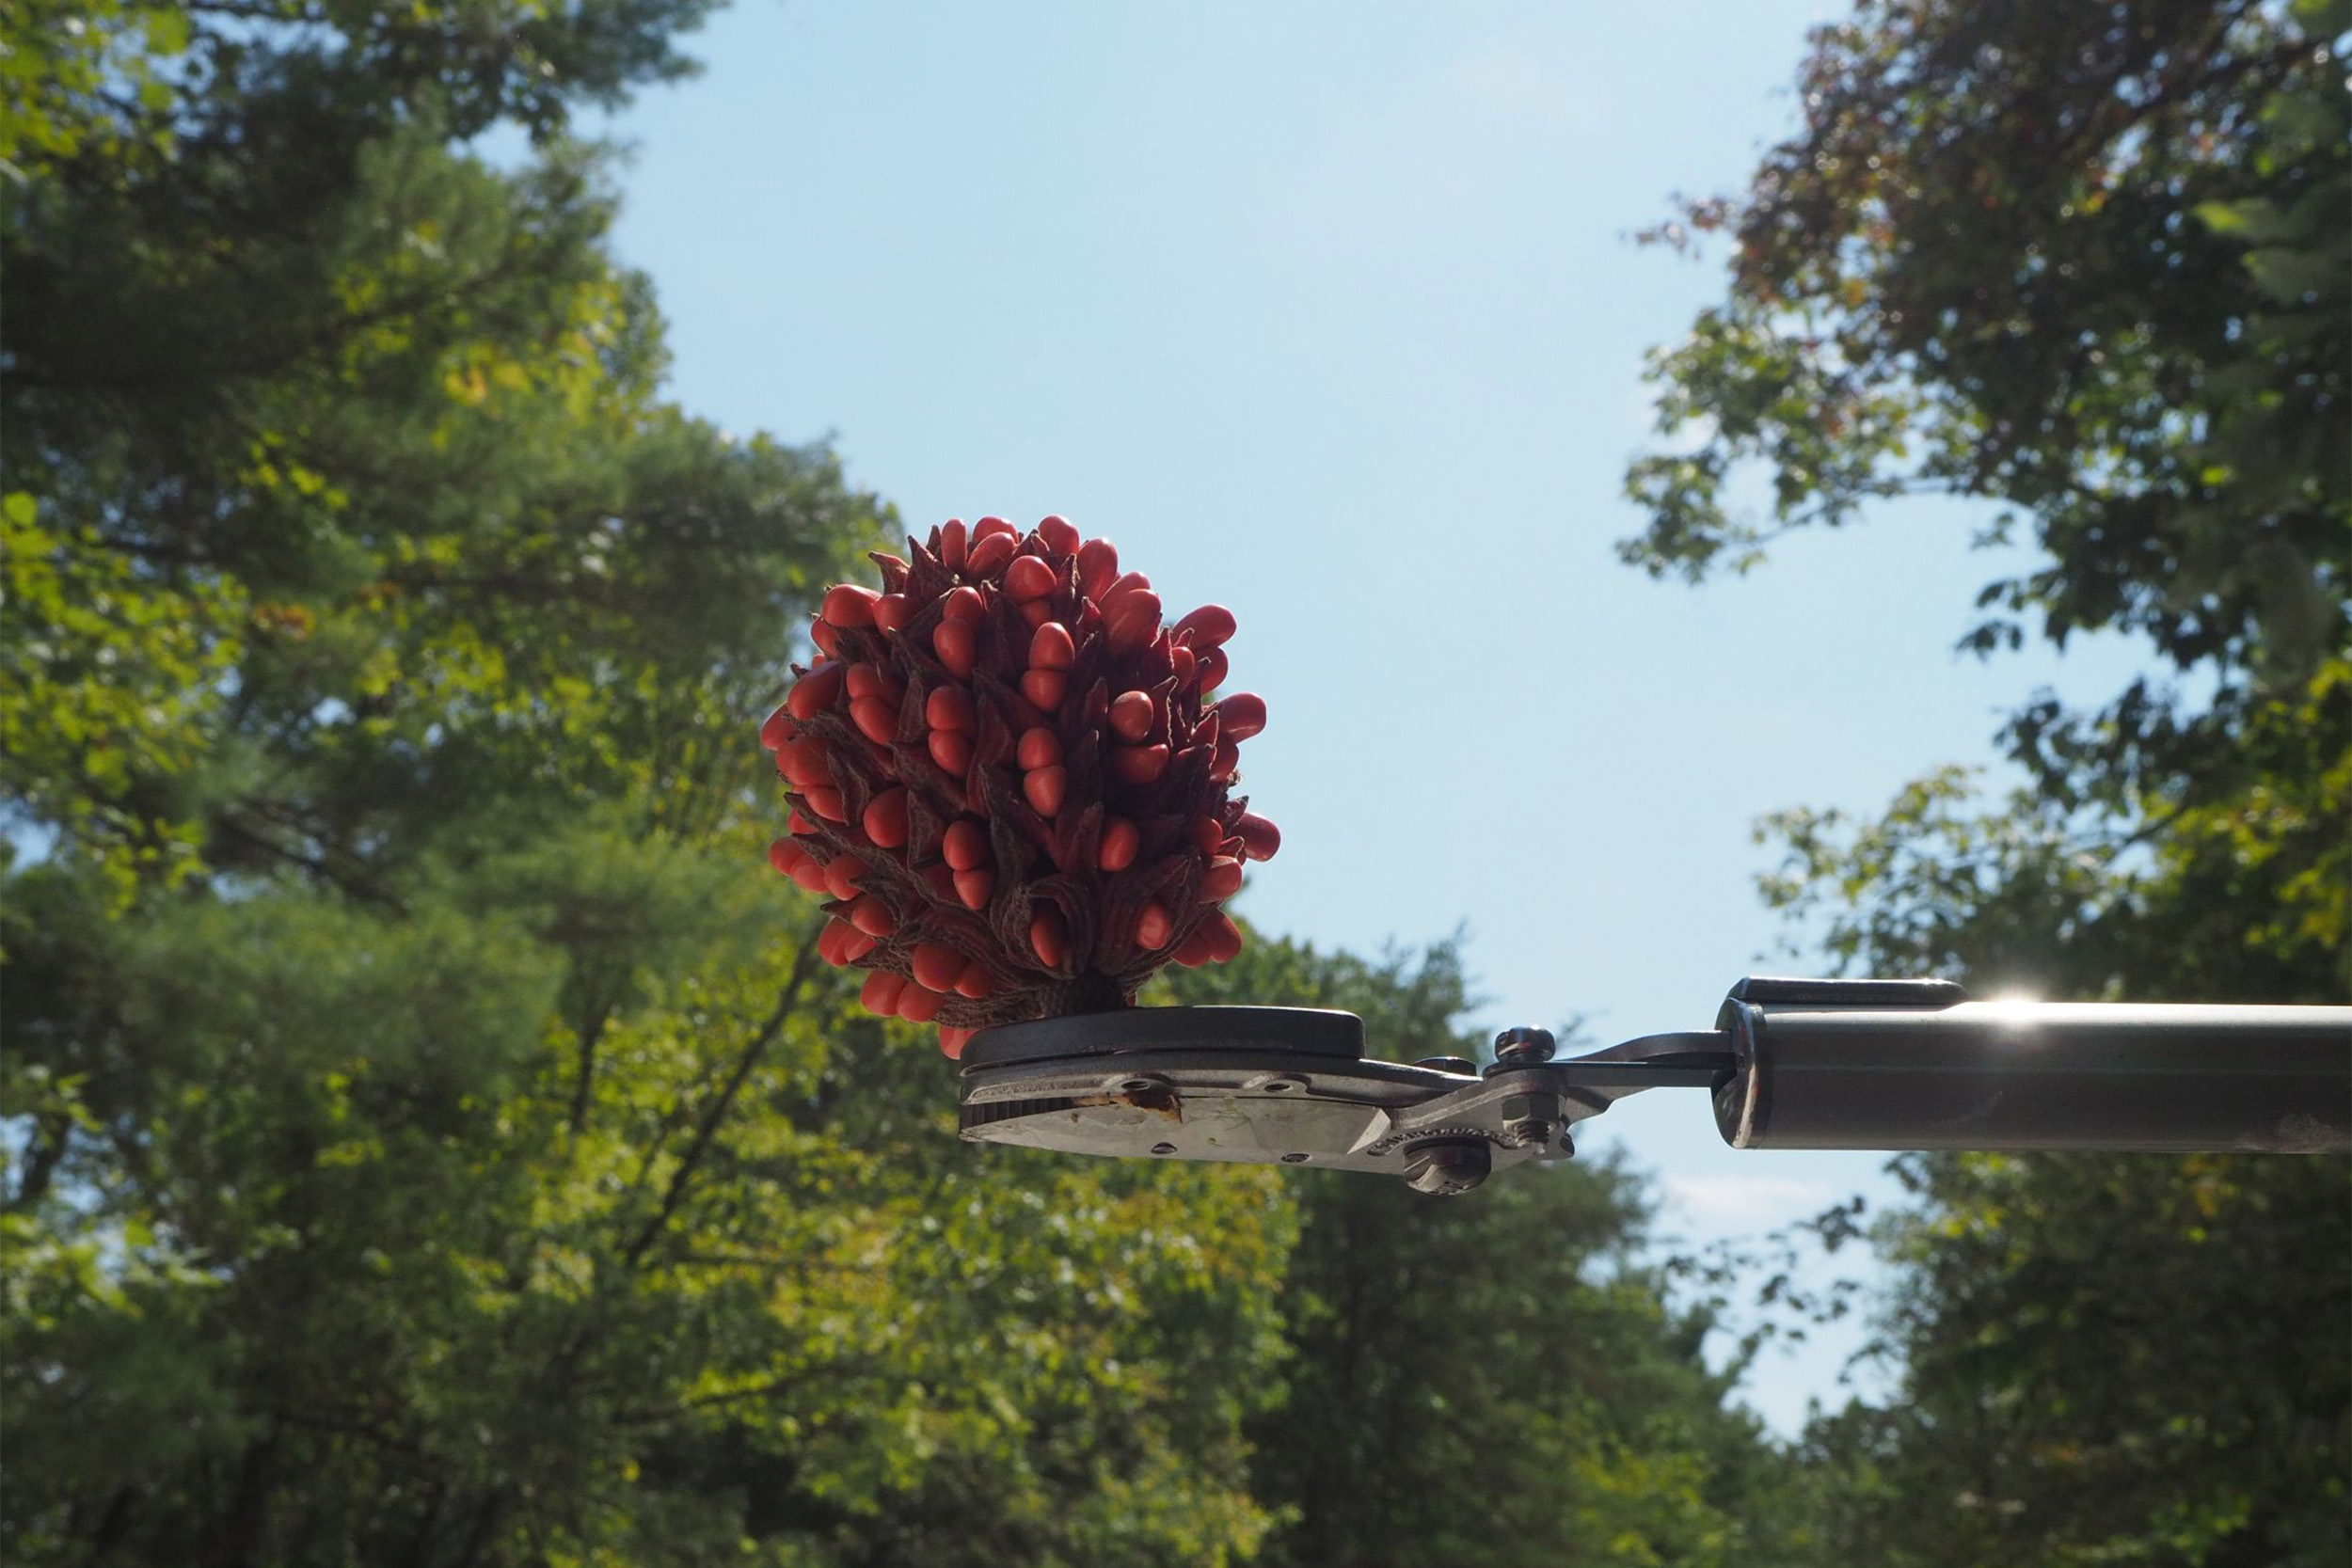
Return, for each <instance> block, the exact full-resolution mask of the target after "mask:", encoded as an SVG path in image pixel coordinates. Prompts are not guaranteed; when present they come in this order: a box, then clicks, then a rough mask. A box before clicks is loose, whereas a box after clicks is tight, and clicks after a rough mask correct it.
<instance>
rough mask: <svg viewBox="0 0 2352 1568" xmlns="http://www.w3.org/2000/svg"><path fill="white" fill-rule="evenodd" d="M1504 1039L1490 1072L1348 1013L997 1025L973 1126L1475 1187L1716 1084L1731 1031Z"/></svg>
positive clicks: (1032, 1144)
mask: <svg viewBox="0 0 2352 1568" xmlns="http://www.w3.org/2000/svg"><path fill="white" fill-rule="evenodd" d="M1536 1035H1542V1041H1543V1043H1544V1045H1545V1046H1546V1047H1547V1048H1548V1047H1549V1042H1550V1037H1549V1035H1543V1034H1542V1032H1541V1031H1512V1032H1509V1033H1508V1034H1506V1035H1505V1037H1504V1038H1503V1041H1502V1049H1501V1052H1500V1058H1501V1059H1499V1060H1498V1061H1496V1062H1495V1063H1494V1064H1492V1065H1491V1066H1489V1067H1487V1068H1486V1069H1484V1071H1483V1072H1482V1071H1479V1070H1476V1069H1472V1068H1471V1067H1470V1064H1469V1063H1467V1062H1465V1061H1462V1060H1460V1059H1458V1058H1444V1057H1435V1058H1427V1059H1425V1060H1423V1061H1422V1062H1413V1063H1407V1062H1384V1061H1375V1060H1370V1059H1367V1058H1366V1057H1365V1056H1364V1054H1363V1023H1362V1021H1361V1020H1359V1019H1358V1018H1357V1017H1356V1016H1355V1015H1354V1014H1352V1013H1343V1012H1332V1011H1324V1010H1319V1009H1312V1008H1295V1007H1153V1008H1138V1009H1135V1010H1132V1011H1128V1012H1121V1013H1103V1014H1090V1015H1085V1016H1082V1017H1077V1018H1061V1019H1048V1020H1042V1021H1040V1022H1035V1023H1022V1024H1011V1025H1007V1026H1005V1027H1002V1028H997V1029H992V1030H988V1031H986V1032H985V1033H983V1034H981V1035H979V1036H977V1037H975V1038H974V1040H973V1041H972V1043H971V1046H970V1047H969V1048H968V1049H967V1051H966V1052H965V1054H964V1057H963V1081H962V1092H961V1132H962V1135H963V1136H964V1137H965V1138H966V1139H968V1140H970V1141H973V1142H976V1143H1004V1144H1018V1145H1022V1146H1025V1147H1027V1148H1050V1149H1057V1150H1060V1151H1062V1152H1065V1153H1073V1154H1104V1155H1120V1156H1132V1157H1136V1158H1142V1159H1175V1160H1209V1161H1224V1162H1237V1163H1243V1164H1289V1165H1315V1166H1321V1167H1325V1168H1330V1169H1339V1170H1360V1171H1371V1172H1375V1173H1387V1174H1390V1175H1393V1176H1397V1177H1401V1178H1403V1179H1404V1180H1407V1181H1409V1182H1410V1183H1411V1184H1412V1185H1413V1186H1414V1187H1416V1188H1418V1189H1419V1190H1421V1191H1422V1192H1429V1193H1458V1192H1467V1191H1469V1190H1470V1188H1472V1187H1475V1186H1477V1185H1478V1184H1479V1183H1480V1182H1481V1181H1483V1180H1485V1179H1486V1176H1487V1175H1488V1174H1489V1173H1491V1172H1492V1171H1495V1170H1501V1169H1507V1168H1508V1167H1510V1166H1512V1165H1515V1164H1523V1163H1526V1162H1528V1161H1549V1160H1561V1159H1565V1158H1567V1157H1568V1156H1570V1155H1571V1154H1573V1153H1574V1152H1575V1145H1574V1143H1573V1142H1572V1140H1571V1138H1570V1135H1569V1129H1570V1127H1571V1126H1572V1125H1573V1124H1574V1123H1576V1122H1578V1121H1581V1120H1583V1119H1585V1118H1587V1117H1593V1116H1597V1115H1598V1114H1599V1113H1600V1112H1602V1111H1604V1110H1606V1109H1608V1107H1609V1106H1610V1104H1612V1103H1613V1101H1616V1100H1618V1099H1620V1098H1622V1097H1623V1096H1625V1095H1628V1094H1631V1093H1634V1092H1636V1091H1638V1090H1640V1089H1645V1088H1650V1087H1655V1086H1658V1085H1668V1084H1673V1085H1691V1086H1695V1087H1708V1086H1711V1085H1712V1084H1713V1083H1714V1082H1715V1081H1716V1079H1717V1078H1718V1077H1719V1076H1720V1075H1721V1074H1723V1073H1727V1072H1728V1071H1729V1070H1730V1069H1731V1058H1730V1055H1729V1053H1727V1052H1724V1051H1721V1050H1718V1049H1713V1047H1716V1046H1719V1045H1720V1043H1721V1042H1720V1037H1717V1036H1715V1035H1713V1034H1711V1033H1709V1034H1704V1035H1666V1036H1652V1037H1648V1038H1646V1039H1643V1040H1634V1041H1629V1042H1627V1043H1626V1044H1625V1045H1621V1046H1613V1047H1611V1048H1610V1049H1609V1050H1607V1051H1602V1052H1597V1053H1593V1054H1592V1055H1589V1056H1582V1057H1573V1058H1570V1059H1568V1060H1566V1061H1552V1060H1549V1059H1548V1057H1549V1050H1548V1049H1547V1050H1545V1051H1543V1052H1538V1051H1536V1050H1534V1049H1533V1044H1534V1042H1533V1040H1532V1039H1531V1038H1530V1037H1533V1036H1536Z"/></svg>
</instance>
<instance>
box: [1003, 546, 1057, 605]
mask: <svg viewBox="0 0 2352 1568" xmlns="http://www.w3.org/2000/svg"><path fill="white" fill-rule="evenodd" d="M1053 591H1054V568H1052V567H1051V566H1048V565H1047V564H1045V562H1043V561H1041V560H1040V559H1039V558H1038V557H1036V556H1033V555H1025V556H1022V557H1020V558H1018V559H1017V560H1015V561H1014V562H1012V563H1011V564H1010V565H1009V566H1007V567H1006V568H1005V592H1006V594H1009V596H1010V597H1011V599H1012V601H1013V602H1014V603H1015V604H1027V603H1028V602H1029V601H1030V600H1031V599H1041V598H1043V597H1045V595H1046V594H1051V593H1052V592H1053Z"/></svg>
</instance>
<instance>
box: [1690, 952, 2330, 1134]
mask: <svg viewBox="0 0 2352 1568" xmlns="http://www.w3.org/2000/svg"><path fill="white" fill-rule="evenodd" d="M1961 994H1962V993H1961V991H1960V990H1959V988H1958V987H1956V986H1950V985H1948V984H1947V983H1944V982H1938V981H1836V980H1827V981H1824V980H1769V979H1754V980H1746V981H1742V982H1741V983H1740V986H1739V987H1737V988H1735V989H1734V990H1733V991H1732V993H1731V997H1730V999H1729V1000H1727V1001H1726V1002H1725V1003H1724V1007H1723V1012H1722V1014H1721V1016H1720V1017H1719V1018H1718V1020H1717V1023H1716V1026H1717V1028H1718V1029H1720V1030H1722V1031H1723V1032H1724V1036H1725V1037H1726V1038H1727V1040H1728V1042H1729V1043H1730V1045H1731V1047H1732V1051H1733V1054H1734V1058H1735V1061H1736V1064H1737V1066H1736V1069H1735V1070H1734V1072H1733V1075H1732V1076H1731V1078H1730V1079H1729V1080H1728V1081H1726V1082H1724V1084H1722V1085H1720V1086H1718V1088H1717V1089H1716V1091H1715V1123H1716V1126H1717V1128H1718V1129H1719V1130H1720V1131H1721V1132H1723V1135H1724V1141H1725V1142H1726V1143H1729V1144H1730V1145H1732V1146H1733V1147H1734V1148H1885V1149H1903V1148H1919V1149H1933V1148H1956V1149H1958V1148H1973V1149H1994V1150H2000V1149H2106V1150H2125V1149H2143V1150H2149V1151H2152V1152H2161V1153H2185V1152H2193V1151H2198V1150H2236V1151H2253V1152H2267V1153H2294V1154H2313V1153H2333V1152H2344V1151H2352V1007H2272V1006H2204V1005H2178V1004H2175V1005H2169V1006H2153V1005H2122V1004H2100V1003H2055V1002H2000V1001H1993V1002H1966V1001H1962V1000H1960V999H1959V998H1960V996H1961Z"/></svg>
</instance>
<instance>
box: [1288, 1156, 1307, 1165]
mask: <svg viewBox="0 0 2352 1568" xmlns="http://www.w3.org/2000/svg"><path fill="white" fill-rule="evenodd" d="M1306 1163H1307V1156H1305V1155H1304V1154H1285V1155H1283V1156H1282V1164H1286V1165H1303V1164H1306Z"/></svg>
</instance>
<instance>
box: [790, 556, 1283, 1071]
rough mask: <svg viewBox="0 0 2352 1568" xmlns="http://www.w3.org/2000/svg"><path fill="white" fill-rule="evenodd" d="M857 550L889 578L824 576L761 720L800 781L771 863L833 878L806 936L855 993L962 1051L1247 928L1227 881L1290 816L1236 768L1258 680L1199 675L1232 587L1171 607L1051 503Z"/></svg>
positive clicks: (1218, 637)
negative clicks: (977, 1034) (1018, 517)
mask: <svg viewBox="0 0 2352 1568" xmlns="http://www.w3.org/2000/svg"><path fill="white" fill-rule="evenodd" d="M873 560H874V562H875V564H876V566H877V567H878V568H879V569H880V571H881V574H882V586H881V589H880V591H879V592H878V591H877V590H875V589H873V588H869V587H866V586H865V585H862V584H856V583H837V584H834V586H832V587H831V588H829V589H827V590H826V592H825V594H824V598H823V604H824V609H823V610H821V611H820V613H819V615H818V620H817V623H816V625H815V627H814V628H813V635H814V641H816V642H817V644H818V647H820V648H821V649H823V650H824V651H825V654H826V657H825V659H824V661H823V662H822V663H820V664H819V665H818V667H817V668H816V669H814V670H812V671H809V672H806V673H801V679H800V681H799V683H798V684H797V685H796V686H795V687H794V688H793V689H792V692H791V696H790V700H789V702H788V703H787V708H786V709H784V710H779V712H778V713H777V714H776V715H773V716H771V718H770V720H769V722H768V723H767V724H766V725H765V726H764V727H763V729H762V735H761V739H762V743H763V744H765V745H768V746H769V747H770V748H771V750H774V751H775V752H776V753H777V768H778V772H779V775H780V777H781V782H782V783H783V784H784V786H785V790H786V799H787V801H788V802H789V806H790V816H789V817H788V819H787V820H788V827H789V830H790V836H789V837H788V838H787V839H783V840H779V841H778V842H777V843H776V845H774V846H773V847H771V851H770V856H771V863H772V864H773V865H774V866H775V868H776V870H777V871H779V872H781V873H783V874H785V875H787V876H789V877H791V878H792V879H794V880H795V881H796V882H798V883H800V884H801V885H803V886H804V887H808V888H810V889H811V890H812V891H816V892H820V893H823V894H829V895H832V900H833V901H832V902H830V903H828V904H827V905H826V909H827V911H829V912H830V913H832V914H833V915H834V916H835V917H836V924H835V925H834V926H832V927H827V935H826V937H825V939H824V941H823V942H822V943H821V944H820V953H821V956H822V957H824V958H826V959H827V960H828V961H830V962H834V963H838V964H843V965H846V966H853V967H856V968H860V969H865V970H867V971H869V972H870V973H869V974H868V976H867V979H866V987H865V990H864V991H863V992H862V993H861V994H862V997H863V1000H864V1001H865V1003H866V1007H867V1009H868V1010H869V1011H872V1012H875V1013H878V1014H881V1015H882V1016H884V1017H893V1016H895V1017H898V1018H904V1019H909V1020H913V1021H914V1022H937V1023H938V1024H939V1025H940V1026H941V1039H942V1043H943V1045H945V1046H946V1048H947V1049H948V1050H949V1051H950V1052H951V1053H955V1052H960V1051H961V1047H962V1044H963V1042H964V1041H965V1040H966V1039H968V1038H969V1037H970V1035H971V1033H972V1032H973V1031H975V1030H978V1029H984V1028H988V1027H990V1026H992V1025H994V1024H999V1023H1009V1022H1018V1021H1021V1020H1024V1019H1032V1018H1047V1017H1053V1016H1056V1015H1058V1014H1064V1013H1076V1012H1100V1011H1106V1010H1109V1009H1112V1008H1118V1007H1125V1006H1133V1005H1134V1002H1135V997H1136V990H1138V989H1139V988H1140V987H1141V986H1142V984H1143V982H1144V981H1145V980H1146V979H1148V978H1149V977H1150V976H1151V974H1152V971H1153V970H1155V969H1157V968H1159V967H1160V966H1161V965H1163V964H1166V963H1168V962H1171V961H1173V962H1182V963H1187V964H1198V963H1204V962H1222V961H1224V960H1225V959H1228V958H1232V957H1233V956H1234V955H1235V954H1236V953H1238V952H1239V951H1240V946H1241V933H1240V927H1237V926H1235V925H1234V924H1233V922H1232V919H1231V918H1230V917H1229V916H1227V914H1226V913H1225V912H1224V909H1223V905H1224V902H1225V900H1226V899H1228V898H1230V897H1232V895H1233V894H1234V893H1235V892H1237V891H1238V889H1239V886H1240V882H1241V875H1240V873H1241V868H1242V863H1243V861H1244V860H1245V859H1248V860H1263V859H1264V858H1265V857H1266V856H1268V855H1270V854H1271V853H1272V852H1273V850H1274V847H1275V846H1276V845H1278V844H1279V842H1280V837H1279V834H1278V833H1277V832H1275V831H1274V825H1273V824H1272V823H1270V822H1268V821H1266V820H1265V819H1264V818H1263V817H1260V816H1254V815H1252V814H1251V813H1249V812H1248V809H1247V808H1248V801H1247V800H1244V799H1242V798H1240V797H1237V796H1235V795H1233V794H1232V784H1233V780H1234V774H1235V758H1236V756H1237V751H1236V748H1237V746H1238V743H1239V742H1241V741H1242V740H1244V739H1247V738H1248V736H1252V735H1254V734H1256V733H1257V731H1258V730H1259V729H1260V728H1262V727H1263V724H1264V722H1265V706H1264V704H1263V702H1262V701H1260V700H1259V699H1258V698H1256V697H1254V696H1251V695H1248V694H1247V693H1243V694H1240V695H1238V696H1235V697H1229V698H1227V699H1225V701H1224V703H1223V704H1221V705H1220V704H1216V701H1215V698H1214V697H1213V696H1212V695H1209V694H1210V693H1213V692H1214V690H1215V689H1216V686H1217V685H1218V684H1219V683H1220V682H1221V681H1222V679H1223V676H1224V669H1225V662H1226V659H1225V650H1224V647H1223V644H1224V643H1225V641H1227V640H1228V639H1230V638H1231V637H1232V614H1231V612H1230V611H1227V610H1222V609H1221V608H1219V607H1216V606H1213V605H1212V606H1205V607H1203V608H1202V609H1200V610H1194V611H1193V612H1191V613H1190V614H1189V615H1186V616H1185V617H1184V619H1183V620H1182V621H1181V622H1180V623H1179V624H1178V625H1177V626H1175V627H1172V628H1171V627H1169V626H1166V625H1164V624H1163V623H1162V621H1161V619H1160V613H1161V610H1160V601H1159V597H1158V595H1157V594H1154V593H1153V592H1152V588H1151V586H1150V583H1149V581H1148V579H1146V578H1144V577H1143V575H1142V574H1141V573H1137V572H1126V573H1124V574H1122V573H1121V572H1120V567H1119V556H1118V551H1117V550H1115V549H1114V548H1113V547H1112V546H1111V545H1110V542H1109V541H1108V540H1104V539H1094V540H1088V539H1084V538H1082V537H1081V536H1080V535H1079V533H1078V531H1077V530H1076V529H1075V528H1073V526H1072V525H1071V524H1070V523H1068V522H1067V521H1065V520H1064V519H1062V518H1060V517H1049V518H1047V519H1045V520H1044V521H1043V522H1041V524H1039V526H1038V528H1037V529H1036V530H1035V531H1031V532H1028V533H1022V532H1020V531H1017V530H1015V529H1014V528H1013V527H1012V525H1010V524H1009V523H1007V522H1005V521H1003V520H1002V519H1001V518H996V517H984V518H982V519H981V520H980V522H979V523H978V524H977V525H975V526H973V527H972V528H970V529H967V528H965V527H964V526H963V525H962V524H961V523H957V522H950V523H948V524H946V526H945V527H943V528H938V529H933V530H932V531H931V532H930V536H929V537H928V538H925V539H909V540H908V541H907V552H906V555H905V556H904V557H903V558H901V557H899V556H896V555H886V554H882V553H880V552H877V553H876V554H875V556H874V557H873ZM1212 677H1213V678H1212Z"/></svg>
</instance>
